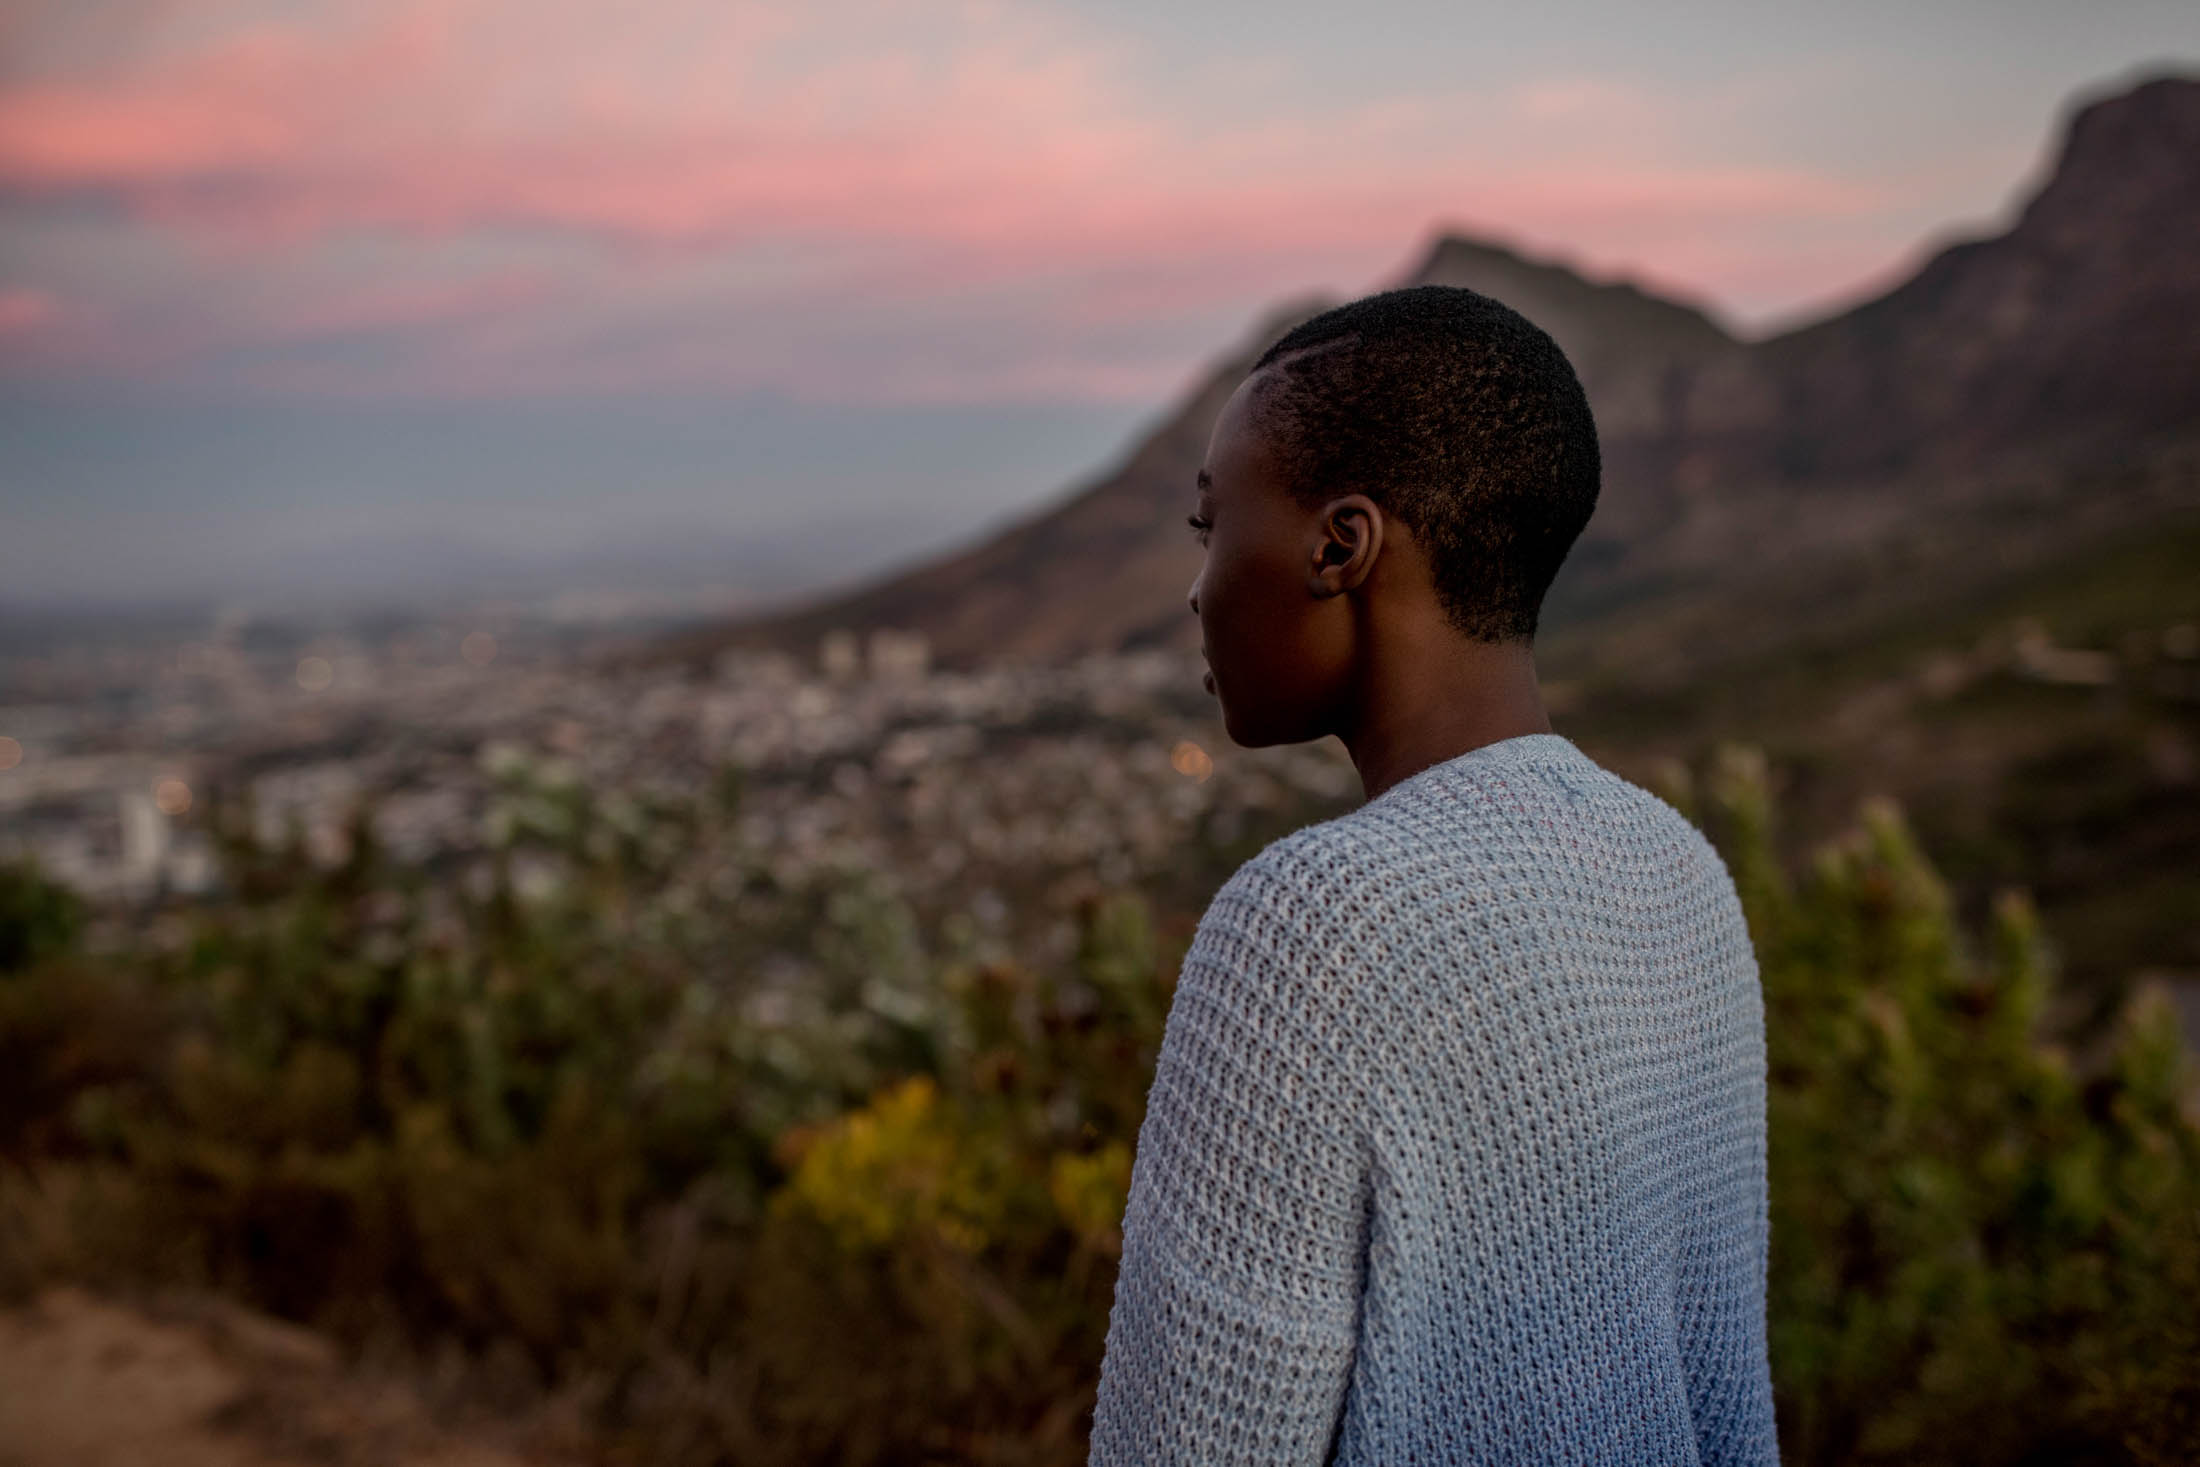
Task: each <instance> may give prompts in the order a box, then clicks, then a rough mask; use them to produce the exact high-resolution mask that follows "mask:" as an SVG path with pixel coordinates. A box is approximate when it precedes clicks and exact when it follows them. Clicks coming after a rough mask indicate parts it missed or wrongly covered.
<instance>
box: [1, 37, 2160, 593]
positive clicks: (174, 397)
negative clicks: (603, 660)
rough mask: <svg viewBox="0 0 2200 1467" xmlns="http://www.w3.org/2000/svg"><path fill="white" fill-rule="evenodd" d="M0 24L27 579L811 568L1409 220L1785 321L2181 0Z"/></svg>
mask: <svg viewBox="0 0 2200 1467" xmlns="http://www.w3.org/2000/svg"><path fill="white" fill-rule="evenodd" d="M1981 35H1984V36H1986V37H1988V40H1987V42H1986V43H1984V44H1982V43H1981V41H1980V37H1981ZM0 38H4V39H5V42H6V69H5V71H4V72H0V201H4V203H0V211H4V212H0V445H4V446H0V492H4V495H5V512H6V517H7V534H6V535H5V537H4V538H0V610H4V609H6V608H8V607H37V606H49V605H50V606H55V607H61V606H97V605H106V604H114V603H134V604H147V603H152V602H162V601H208V600H221V599H228V600H236V599H240V598H242V599H253V600H261V601H267V602H276V603H280V602H284V601H300V602H317V601H318V602H327V601H331V600H335V601H344V600H351V601H371V600H374V599H376V598H385V599H395V600H406V599H415V598H423V597H449V596H453V595H464V594H468V593H470V592H473V591H482V592H485V593H501V592H504V591H509V590H519V591H526V590H530V589H539V588H548V587H554V586H558V585H563V584H573V585H577V586H590V587H599V588H602V589H631V588H635V587H648V586H663V587H688V586H692V587H696V588H710V587H715V586H723V587H724V588H725V589H726V593H727V595H728V597H729V598H732V597H737V596H738V597H746V598H747V599H749V600H751V601H753V600H756V599H768V598H778V597H785V596H788V595H794V594H800V593H802V592H803V591H805V590H808V589H814V588H816V587H819V586H822V585H825V584H829V583H833V582H838V581H845V580H847V579H849V578H851V577H855V576H858V575H861V574H863V573H865V572H869V571H873V570H876V569H879V568H882V567H884V566H886V565H889V564H892V563H894V562H896V561H897V560H900V559H902V558H904V557H907V556H909V555H911V554H916V553H925V552H930V551H935V550H939V549H944V548H946V547H947V546H949V545H951V544H953V543H955V542H956V541H958V540H961V539H963V538H967V537H969V536H971V535H973V534H976V533H978V532H979V531H980V530H981V529H982V528H984V527H986V526H988V525H992V524H996V523H999V522H1000V521H1002V520H1004V519H1007V518H1011V517H1015V516H1018V515H1022V514H1027V513H1030V512H1032V511H1033V510H1035V509H1037V508H1039V507H1041V506H1042V505H1044V504H1046V503H1047V502H1049V501H1051V500H1053V499H1054V498H1056V497H1057V496H1059V495H1061V494H1063V493H1065V492H1067V491H1069V490H1070V489H1072V488H1074V487H1075V486H1076V485H1078V484H1079V483H1081V482H1083V481H1085V480H1087V479H1089V478H1090V477H1092V476H1093V475H1094V474H1096V473H1098V472H1101V471H1102V470H1104V468H1105V467H1106V466H1107V465H1108V464H1109V463H1110V462H1111V461H1113V460H1114V459H1115V458H1117V457H1118V456H1119V455H1120V454H1121V453H1122V452H1123V451H1124V450H1125V449H1126V448H1127V447H1128V445H1129V442H1130V439H1131V435H1132V434H1133V433H1135V432H1136V431H1137V430H1138V429H1139V428H1140V427H1142V426H1143V425H1144V424H1146V423H1148V422H1150V421H1151V420H1152V419H1153V418H1154V416H1155V415H1156V414H1157V413H1159V412H1160V411H1162V410H1163V409H1164V408H1165V407H1166V405H1167V404H1168V402H1169V401H1170V399H1171V398H1172V396H1173V395H1174V394H1175V393H1176V392H1178V391H1179V390H1181V388H1182V387H1183V386H1184V385H1185V384H1187V383H1189V382H1190V381H1192V380H1194V378H1195V377H1196V376H1197V375H1198V373H1199V372H1200V371H1201V370H1203V369H1204V367H1205V366H1206V365H1207V364H1208V363H1209V362H1210V361H1211V360H1212V358H1213V357H1214V356H1215V355H1216V354H1217V353H1218V352H1220V351H1222V350H1223V349H1225V348H1226V347H1227V346H1228V345H1229V344H1230V343H1232V342H1233V341H1236V340H1238V339H1240V338H1241V337H1242V336H1243V334H1244V333H1245V332H1246V331H1248V330H1249V329H1250V327H1251V326H1252V324H1253V322H1254V321H1255V320H1256V319H1257V318H1258V317H1259V316H1261V315H1262V314H1263V313H1264V312H1265V311H1266V310H1267V309H1268V308H1270V307H1272V306H1273V305H1275V304H1276V303H1278V302H1279V301H1282V300H1286V299H1290V298H1294V297H1301V296H1304V295H1307V294H1311V293H1317V292H1319V293H1326V294H1331V295H1339V296H1341V295H1349V294H1352V293H1355V292H1360V291H1364V290H1367V289H1370V288H1374V287H1376V286H1379V285H1381V284H1383V283H1385V282H1387V281H1389V280H1392V279H1395V278H1396V277H1397V276H1398V275H1399V274H1400V273H1401V272H1402V271H1403V270H1405V269H1407V268H1409V267H1410V264H1411V262H1412V260H1413V258H1414V257H1415V256H1416V255H1417V254H1418V252H1419V251H1421V250H1422V249H1423V248H1425V246H1426V244H1427V242H1428V240H1429V239H1430V238H1431V237H1432V236H1433V235H1434V234H1435V233H1437V232H1439V231H1443V230H1458V231H1462V232H1467V233H1471V234H1474V235H1476V236H1477V237H1481V238H1485V239H1492V240H1495V241H1496V242H1500V243H1504V244H1506V245H1508V246H1511V247H1514V248H1518V249H1521V250H1523V251H1524V252H1527V253H1531V254H1534V255H1536V256H1539V257H1544V258H1556V259H1560V260H1563V261H1565V262H1568V263H1571V264H1573V265H1575V266H1577V267H1578V268H1581V269H1583V270H1584V271H1585V272H1586V273H1590V274H1592V275H1595V276H1599V277H1604V278H1612V277H1624V278H1630V279H1634V280H1636V281H1638V282H1640V283H1642V284H1643V285H1644V286H1645V287H1646V288H1648V289H1651V290H1655V291H1658V292H1660V293H1664V294H1668V295H1673V296H1676V297H1679V298H1682V299H1686V300H1689V301H1691V302H1692V303H1695V304H1698V305H1700V306H1703V307H1704V308H1706V309H1708V310H1710V311H1711V312H1712V313H1714V314H1715V315H1716V316H1717V317H1718V318H1719V319H1720V320H1721V321H1722V323H1723V324H1726V325H1727V326H1728V327H1729V328H1730V329H1735V330H1737V331H1738V332H1740V333H1742V334H1751V335H1761V334H1765V333H1766V332H1768V331H1772V330H1776V329H1778V328H1780V327H1782V326H1785V325H1790V324H1793V323H1795V322H1797V321H1799V320H1802V319H1806V318H1810V317H1814V316H1820V315H1824V314H1827V313H1829V312H1832V311H1835V310H1838V309H1840V308H1841V307H1843V306H1845V305H1847V304H1849V303H1852V302H1854V301H1856V300H1858V299H1862V298H1867V297H1869V296H1871V295H1873V294H1875V293H1877V292H1878V291H1879V290H1881V289H1883V288H1884V287H1885V286H1886V285H1888V284H1889V283H1891V282H1892V281H1894V280H1895V279H1898V278H1899V277H1900V276H1901V275H1903V274H1904V273H1905V272H1906V271H1907V270H1908V269H1910V268H1912V267H1914V266H1915V264H1916V263H1917V262H1918V261H1919V260H1921V259H1922V258H1923V257H1924V256H1926V255H1927V254H1929V253H1930V252H1931V251H1932V250H1933V249H1934V248H1936V247H1937V246H1938V245H1940V244H1943V243H1945V242H1947V241H1948V240H1949V239H1950V238H1953V237H1958V236H1962V235H1966V234H1976V233H1980V232H1984V231H1989V230H1992V229H1994V228H1997V227H1999V226H2000V225H2002V224H2004V223H2006V221H2007V220H2008V218H2009V217H2010V215H2011V213H2012V211H2013V207H2014V206H2015V205H2016V204H2017V203H2019V202H2020V201H2021V200H2022V198H2023V197H2024V196H2025V195H2026V194H2027V193H2028V192H2029V191H2030V189H2031V188H2032V187H2033V186H2035V185H2036V183H2037V181H2038V177H2039V173H2040V169H2041V166H2042V164H2043V162H2044V161H2045V160H2046V158H2047V157H2048V156H2049V154H2050V152H2051V150H2052V148H2053V147H2054V145H2055V142H2056V139H2057V137H2058V135H2059V131H2060V128H2061V125H2062V122H2063V120H2064V117H2065V116H2066V115H2067V109H2068V107H2069V106H2070V105H2072V104H2074V103H2076V102H2080V101H2083V100H2084V99H2086V98H2088V97H2091V96H2096V95H2099V94H2101V93H2103V92H2106V91H2111V90H2115V89H2118V88H2120V87H2121V86H2123V85H2126V84H2128V83H2129V82H2131V81H2133V80H2136V79H2137V78H2139V77H2141V76H2144V75H2147V74H2153V73H2159V72H2165V71H2174V70H2188V71H2189V70H2191V69H2193V65H2194V62H2193V58H2196V57H2200V13H2194V12H2191V11H2189V10H2188V9H2186V8H2183V7H2177V6H2171V5H2157V4H2151V3H2134V4H2124V5H2115V6H2109V7H2106V8H2102V9H2097V10H2095V11H2091V12H2088V13H2087V14H2086V15H2085V16H2082V17H2080V16H2074V15H2070V14H2066V13H2064V12H2063V11H2062V10H2061V9H2059V8H2057V7H2051V6H2030V5H2024V6H2015V7H2009V6H1999V7H1988V6H1986V5H1984V4H1983V3H1977V4H1965V5H1957V6H1950V7H1942V8H1940V9H1939V10H1936V11H1935V12H1934V13H1933V14H1932V15H1929V16H1926V15H1919V14H1916V13H1914V11H1913V10H1911V9H1908V8H1904V7H1897V6H1864V7H1861V8H1858V9H1855V10H1854V11H1853V12H1852V13H1846V14H1844V15H1842V16H1838V17H1836V16H1827V15H1821V14H1817V13H1815V12H1813V11H1811V10H1809V9H1808V8H1806V7H1800V6H1798V7H1793V8H1788V9H1781V10H1779V11H1777V12H1768V11H1766V10H1765V9H1764V8H1763V7H1744V6H1739V5H1732V4H1726V3H1711V0H1698V3H1694V4H1691V5H1687V6H1682V7H1676V8H1672V9H1669V10H1668V11H1666V12H1665V13H1663V14H1661V15H1660V16H1657V17H1644V16H1640V15H1637V14H1634V13H1632V12H1630V11H1629V10H1627V9H1626V8H1625V7H1611V6H1594V5H1591V6H1577V7H1574V8H1573V9H1571V10H1569V11H1567V12H1566V13H1564V14H1539V15H1534V16H1527V15H1519V14H1513V13H1510V12H1496V11H1493V12H1490V13H1487V14H1481V13H1472V12H1460V11H1457V10H1456V9H1447V8H1443V7H1434V6H1424V5H1418V4H1412V3H1406V0H1396V3H1392V4H1388V5H1385V6H1379V7H1375V8H1373V9H1365V8H1363V10H1362V11H1359V12H1355V13H1354V15H1353V16H1351V17H1339V16H1335V15H1332V14H1329V13H1327V12H1321V11H1319V10H1318V9H1313V8H1310V9H1309V10H1308V11H1307V13H1306V14H1304V15H1299V14H1296V13H1295V12H1294V14H1293V16H1292V17H1291V23H1290V24H1289V25H1288V26H1285V25H1279V24H1276V23H1275V12H1274V8H1273V7H1252V6H1250V5H1236V4H1224V5H1218V6H1214V7H1205V8H1202V9H1201V11H1200V12H1199V13H1198V14H1196V15H1191V14H1183V13H1180V8H1172V7H1164V6H1159V5H1147V4H1133V5H1129V6H1108V7H1103V6H1099V5H1097V4H1050V5H1042V4H1034V3H1027V0H997V3H994V0H988V3H968V4H955V5H935V6H914V7H912V6H906V5H897V4H890V3H887V0H833V3H832V4H830V5H827V6H824V7H822V8H819V7H809V8H805V9H804V10H802V11H799V12H796V11H781V10H778V9H775V8H773V7H769V6H749V5H739V4H736V5H731V6H717V7H695V6H691V5H688V4H686V3H685V0H651V3H649V4H647V5H643V6H639V7H636V8H635V9H634V11H633V12H632V13H631V14H629V15H622V16H621V17H620V20H619V22H618V24H617V25H616V26H608V25H606V24H604V23H603V22H602V21H601V19H600V17H598V16H596V15H595V14H594V13H592V12H591V11H590V10H589V9H588V7H585V6H578V5H571V4H562V3H561V4H548V5H541V4H538V5H532V6H523V5H520V4H518V3H517V0H464V3H459V0H421V3H416V4H412V5H406V6H399V7H380V6H375V5H370V4H366V3H364V0H314V3H312V4H308V5H304V6H297V5H291V6H273V5H268V4H262V3H258V0H221V3H217V4H214V5H211V6H206V7H200V8H198V9H197V10H195V11H194V12H193V13H192V14H191V15H190V16H189V17H185V16H183V14H182V13H181V12H179V11H177V10H175V9H174V8H173V7H165V6H162V5H159V4H157V3H155V0H115V3H110V4H105V5H101V6H98V7H90V8H85V7H62V6H57V5H29V6H22V7H11V8H10V9H8V10H7V11H5V12H0ZM515 59H517V60H518V61H519V62H521V63H523V64H520V65H514V64H511V63H512V62H513V61H514V60H515ZM729 604H730V600H729Z"/></svg>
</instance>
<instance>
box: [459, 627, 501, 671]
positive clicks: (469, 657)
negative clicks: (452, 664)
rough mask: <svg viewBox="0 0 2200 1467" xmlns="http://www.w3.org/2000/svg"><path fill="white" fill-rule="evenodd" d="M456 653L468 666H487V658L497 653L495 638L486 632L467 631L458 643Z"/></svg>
mask: <svg viewBox="0 0 2200 1467" xmlns="http://www.w3.org/2000/svg"><path fill="white" fill-rule="evenodd" d="M458 655H459V656H461V657H463V658H465V659H466V663H467V665H468V666H469V667H487V666H488V665H489V659H490V658H492V657H494V656H496V655H497V639H496V638H495V637H492V636H490V635H489V634H488V633H487V632H469V633H468V634H467V636H466V640H465V641H463V642H461V643H459V644H458Z"/></svg>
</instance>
